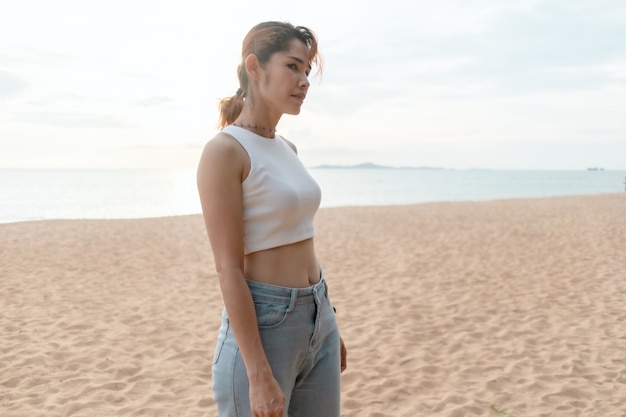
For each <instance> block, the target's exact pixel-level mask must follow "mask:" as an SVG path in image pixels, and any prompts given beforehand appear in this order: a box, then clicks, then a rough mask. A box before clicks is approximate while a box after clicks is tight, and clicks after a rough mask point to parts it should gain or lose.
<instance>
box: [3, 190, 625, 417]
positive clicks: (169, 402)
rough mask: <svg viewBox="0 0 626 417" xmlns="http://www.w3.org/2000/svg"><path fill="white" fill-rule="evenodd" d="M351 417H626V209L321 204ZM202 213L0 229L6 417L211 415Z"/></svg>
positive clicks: (567, 200)
mask: <svg viewBox="0 0 626 417" xmlns="http://www.w3.org/2000/svg"><path fill="white" fill-rule="evenodd" d="M316 227H317V234H318V236H317V241H316V246H317V250H318V255H319V259H320V261H321V262H322V264H323V266H324V268H325V271H326V275H327V279H328V283H329V286H330V290H331V297H332V299H333V302H334V304H335V305H336V307H337V310H338V317H339V321H340V326H341V329H342V335H343V338H344V339H345V341H346V344H347V346H348V349H349V362H348V370H347V371H346V372H345V373H344V375H343V386H342V403H343V406H342V410H343V411H342V415H343V416H345V417H357V416H358V417H382V416H394V417H416V416H442V417H443V416H445V417H464V416H505V415H506V416H508V417H522V416H524V417H540V416H541V417H547V416H568V417H569V416H585V417H610V416H626V307H625V306H626V255H625V248H626V195H620V194H613V195H602V196H586V197H562V198H548V199H529V200H506V201H492V202H462V203H436V204H420V205H412V206H392V207H351V208H347V207H346V208H325V209H322V210H320V212H319V214H318V217H317V220H316ZM221 308H222V304H221V299H220V295H219V289H218V286H217V280H216V274H215V271H214V263H213V260H212V256H211V251H210V246H209V243H208V240H207V238H206V235H205V232H204V226H203V223H202V219H201V217H200V216H199V215H194V216H183V217H173V218H160V219H140V220H71V221H61V220H59V221H44V222H25V223H13V224H4V225H0V416H2V417H26V416H27V417H37V416H45V417H51V416H76V417H96V416H98V417H103V416H116V417H117V416H124V417H125V416H129V417H130V416H155V417H157V416H158V417H192V416H193V417H196V416H197V417H200V416H202V417H206V416H209V417H214V416H216V415H217V413H216V410H215V406H214V403H213V400H212V398H211V397H212V394H211V363H212V355H213V349H214V345H215V339H216V336H217V329H218V326H219V314H220V311H221Z"/></svg>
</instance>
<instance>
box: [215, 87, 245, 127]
mask: <svg viewBox="0 0 626 417" xmlns="http://www.w3.org/2000/svg"><path fill="white" fill-rule="evenodd" d="M239 91H240V90H238V91H237V94H235V95H234V96H231V97H226V98H223V99H221V100H220V101H219V104H218V108H219V111H220V121H219V123H218V125H217V127H219V128H220V129H221V128H223V127H225V126H228V125H229V124H232V123H233V122H234V121H235V120H236V119H237V117H238V116H239V114H241V110H242V109H243V96H242V94H240V93H239Z"/></svg>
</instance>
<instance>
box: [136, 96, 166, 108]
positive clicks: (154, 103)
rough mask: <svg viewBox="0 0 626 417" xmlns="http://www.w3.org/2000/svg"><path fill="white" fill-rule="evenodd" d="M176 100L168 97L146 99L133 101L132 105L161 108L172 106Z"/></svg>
mask: <svg viewBox="0 0 626 417" xmlns="http://www.w3.org/2000/svg"><path fill="white" fill-rule="evenodd" d="M175 101H176V100H174V99H173V98H170V97H147V98H144V99H141V100H137V101H135V102H134V103H133V104H134V105H135V106H140V107H161V106H167V105H169V104H173V103H174V102H175Z"/></svg>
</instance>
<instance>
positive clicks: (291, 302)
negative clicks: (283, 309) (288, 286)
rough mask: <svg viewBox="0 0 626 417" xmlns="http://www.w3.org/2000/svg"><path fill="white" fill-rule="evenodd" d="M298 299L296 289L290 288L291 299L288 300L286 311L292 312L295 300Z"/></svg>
mask: <svg viewBox="0 0 626 417" xmlns="http://www.w3.org/2000/svg"><path fill="white" fill-rule="evenodd" d="M297 299H298V290H297V289H295V288H294V289H292V290H291V299H290V300H289V307H287V312H288V313H289V312H292V311H293V309H294V308H296V300H297Z"/></svg>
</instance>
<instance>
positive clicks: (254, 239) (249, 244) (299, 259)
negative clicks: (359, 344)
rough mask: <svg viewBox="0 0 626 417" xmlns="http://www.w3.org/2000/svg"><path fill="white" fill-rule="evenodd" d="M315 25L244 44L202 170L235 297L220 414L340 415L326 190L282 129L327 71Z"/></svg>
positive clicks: (222, 273) (226, 290)
mask: <svg viewBox="0 0 626 417" xmlns="http://www.w3.org/2000/svg"><path fill="white" fill-rule="evenodd" d="M320 61H321V60H320V56H319V55H318V51H317V39H316V37H315V35H314V34H313V33H312V32H311V31H310V30H309V29H307V28H305V27H302V26H298V27H294V26H293V25H291V24H289V23H282V22H264V23H261V24H259V25H257V26H255V27H254V28H252V30H251V31H250V32H249V33H248V34H247V36H246V37H245V39H244V41H243V48H242V61H241V63H240V64H239V67H238V77H239V83H240V86H239V89H238V90H237V93H236V94H235V95H234V96H232V97H229V98H226V99H223V100H221V102H220V127H221V128H222V130H221V131H220V132H219V133H217V135H215V137H214V138H213V139H212V140H210V141H209V142H208V143H207V145H206V147H205V149H204V152H203V154H202V157H201V160H200V163H199V167H198V189H199V193H200V200H201V202H202V211H203V215H204V221H205V224H206V229H207V232H208V235H209V240H210V242H211V248H212V250H213V256H214V258H215V264H216V269H217V273H218V276H219V283H220V288H221V291H222V296H223V299H224V307H225V308H224V312H223V314H222V325H221V328H220V333H219V336H218V342H217V347H216V351H215V357H214V362H213V391H214V398H215V401H216V403H217V407H218V413H219V415H220V417H231V416H246V417H247V416H252V417H283V416H287V415H288V414H289V415H294V416H295V415H297V416H302V417H339V415H340V411H339V408H340V407H339V376H340V373H341V372H343V370H344V369H345V366H346V350H345V347H344V344H343V341H342V340H341V338H340V336H339V332H338V329H337V323H336V320H335V313H334V308H333V306H332V305H331V303H330V300H329V298H328V293H327V288H326V282H325V280H324V275H323V272H322V270H321V267H320V265H319V264H318V262H317V259H316V256H315V250H314V245H313V217H314V215H315V212H316V210H317V209H318V207H319V203H320V190H319V187H318V185H317V184H316V183H315V181H314V180H313V178H312V177H311V176H310V175H309V174H308V172H307V171H306V169H305V168H304V166H303V165H302V163H301V162H300V160H299V159H298V157H297V154H296V148H295V146H294V145H293V144H292V143H291V142H288V141H287V140H285V139H284V138H282V137H281V136H279V135H277V134H275V133H276V126H277V124H278V121H279V120H280V118H281V116H282V115H283V114H292V115H296V114H299V113H300V107H301V106H302V103H303V102H304V99H305V97H306V93H307V91H308V88H309V81H308V76H309V73H310V71H311V66H312V65H313V64H315V65H316V66H317V67H318V69H320Z"/></svg>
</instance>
